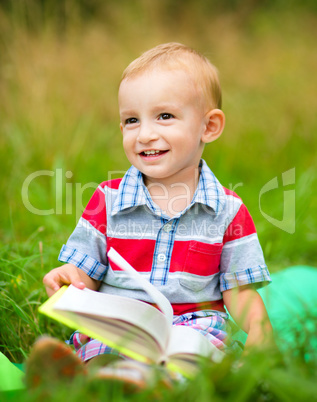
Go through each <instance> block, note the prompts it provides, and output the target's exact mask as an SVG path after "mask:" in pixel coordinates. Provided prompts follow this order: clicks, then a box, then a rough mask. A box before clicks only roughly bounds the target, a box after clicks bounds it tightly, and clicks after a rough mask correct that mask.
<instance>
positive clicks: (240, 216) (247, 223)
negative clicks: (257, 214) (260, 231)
mask: <svg viewBox="0 0 317 402" xmlns="http://www.w3.org/2000/svg"><path fill="white" fill-rule="evenodd" d="M253 233H256V230H255V226H254V222H253V219H252V218H251V215H250V213H249V211H248V210H247V208H246V206H245V205H244V204H242V205H241V207H240V209H239V211H238V212H237V214H236V216H235V217H234V219H233V221H232V222H231V223H230V225H229V226H228V228H227V230H226V232H225V234H224V237H223V242H224V243H226V242H227V241H233V240H236V239H241V238H242V237H245V236H249V235H251V234H253Z"/></svg>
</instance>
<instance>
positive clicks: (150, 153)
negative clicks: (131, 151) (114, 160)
mask: <svg viewBox="0 0 317 402" xmlns="http://www.w3.org/2000/svg"><path fill="white" fill-rule="evenodd" d="M166 152H168V151H167V150H166V151H160V150H157V149H151V150H150V151H143V152H140V155H142V156H146V157H149V156H159V155H163V154H165V153H166Z"/></svg>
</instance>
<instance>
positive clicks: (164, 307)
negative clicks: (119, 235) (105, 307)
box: [108, 247, 173, 326]
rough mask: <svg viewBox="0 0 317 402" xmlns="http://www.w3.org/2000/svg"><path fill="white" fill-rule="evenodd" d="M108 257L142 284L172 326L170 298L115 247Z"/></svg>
mask: <svg viewBox="0 0 317 402" xmlns="http://www.w3.org/2000/svg"><path fill="white" fill-rule="evenodd" d="M108 257H109V259H110V260H111V261H113V262H114V263H115V264H116V265H118V266H119V267H120V268H121V269H122V270H123V271H125V272H127V273H128V274H129V276H131V277H132V278H133V279H135V280H136V281H137V282H138V284H139V285H141V286H142V288H143V290H144V291H145V292H146V293H147V294H149V295H150V296H151V297H152V299H153V302H154V303H155V304H157V306H158V307H159V308H160V310H161V311H162V312H163V313H164V314H165V316H166V318H167V321H168V324H169V325H170V326H172V324H173V308H172V306H171V303H170V302H169V300H168V299H167V298H166V297H165V296H164V295H163V294H162V293H161V292H160V291H159V290H158V289H157V288H156V287H155V286H153V285H152V284H151V283H150V282H149V281H148V280H146V279H144V278H143V277H142V276H141V275H140V274H139V273H138V272H137V271H136V270H135V269H134V268H133V267H132V266H131V265H130V264H129V263H128V262H127V261H126V260H125V259H124V258H123V257H122V256H121V255H120V254H119V253H118V252H117V251H116V250H115V249H114V248H113V247H111V248H110V250H109V251H108Z"/></svg>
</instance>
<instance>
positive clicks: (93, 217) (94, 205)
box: [82, 188, 107, 235]
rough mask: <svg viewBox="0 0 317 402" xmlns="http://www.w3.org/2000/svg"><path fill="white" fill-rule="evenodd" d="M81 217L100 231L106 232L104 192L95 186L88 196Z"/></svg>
mask: <svg viewBox="0 0 317 402" xmlns="http://www.w3.org/2000/svg"><path fill="white" fill-rule="evenodd" d="M82 218H84V219H85V220H86V221H88V222H89V223H90V224H91V225H92V226H93V227H94V228H96V229H97V230H98V231H99V232H100V233H102V234H104V235H105V234H106V231H107V213H106V203H105V195H104V193H103V192H102V191H101V190H100V189H99V188H97V190H96V191H95V192H94V194H93V195H92V197H91V198H90V200H89V202H88V204H87V206H86V208H85V210H84V212H83V214H82Z"/></svg>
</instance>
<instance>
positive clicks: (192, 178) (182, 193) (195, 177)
mask: <svg viewBox="0 0 317 402" xmlns="http://www.w3.org/2000/svg"><path fill="white" fill-rule="evenodd" d="M199 174H200V172H199V169H198V168H196V169H195V170H194V172H192V174H191V175H187V177H186V178H185V180H178V181H175V180H173V181H169V180H164V179H153V178H149V177H144V183H145V185H146V187H147V189H148V191H149V193H150V195H151V197H152V200H153V201H154V202H155V204H156V205H158V206H159V207H160V208H161V210H162V211H163V212H164V213H166V214H167V215H168V216H170V217H173V216H175V215H177V214H179V213H180V212H181V211H183V210H184V209H185V208H187V207H188V205H190V203H191V201H192V199H193V196H194V193H195V191H196V188H197V185H198V181H199ZM183 179H184V178H183Z"/></svg>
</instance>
